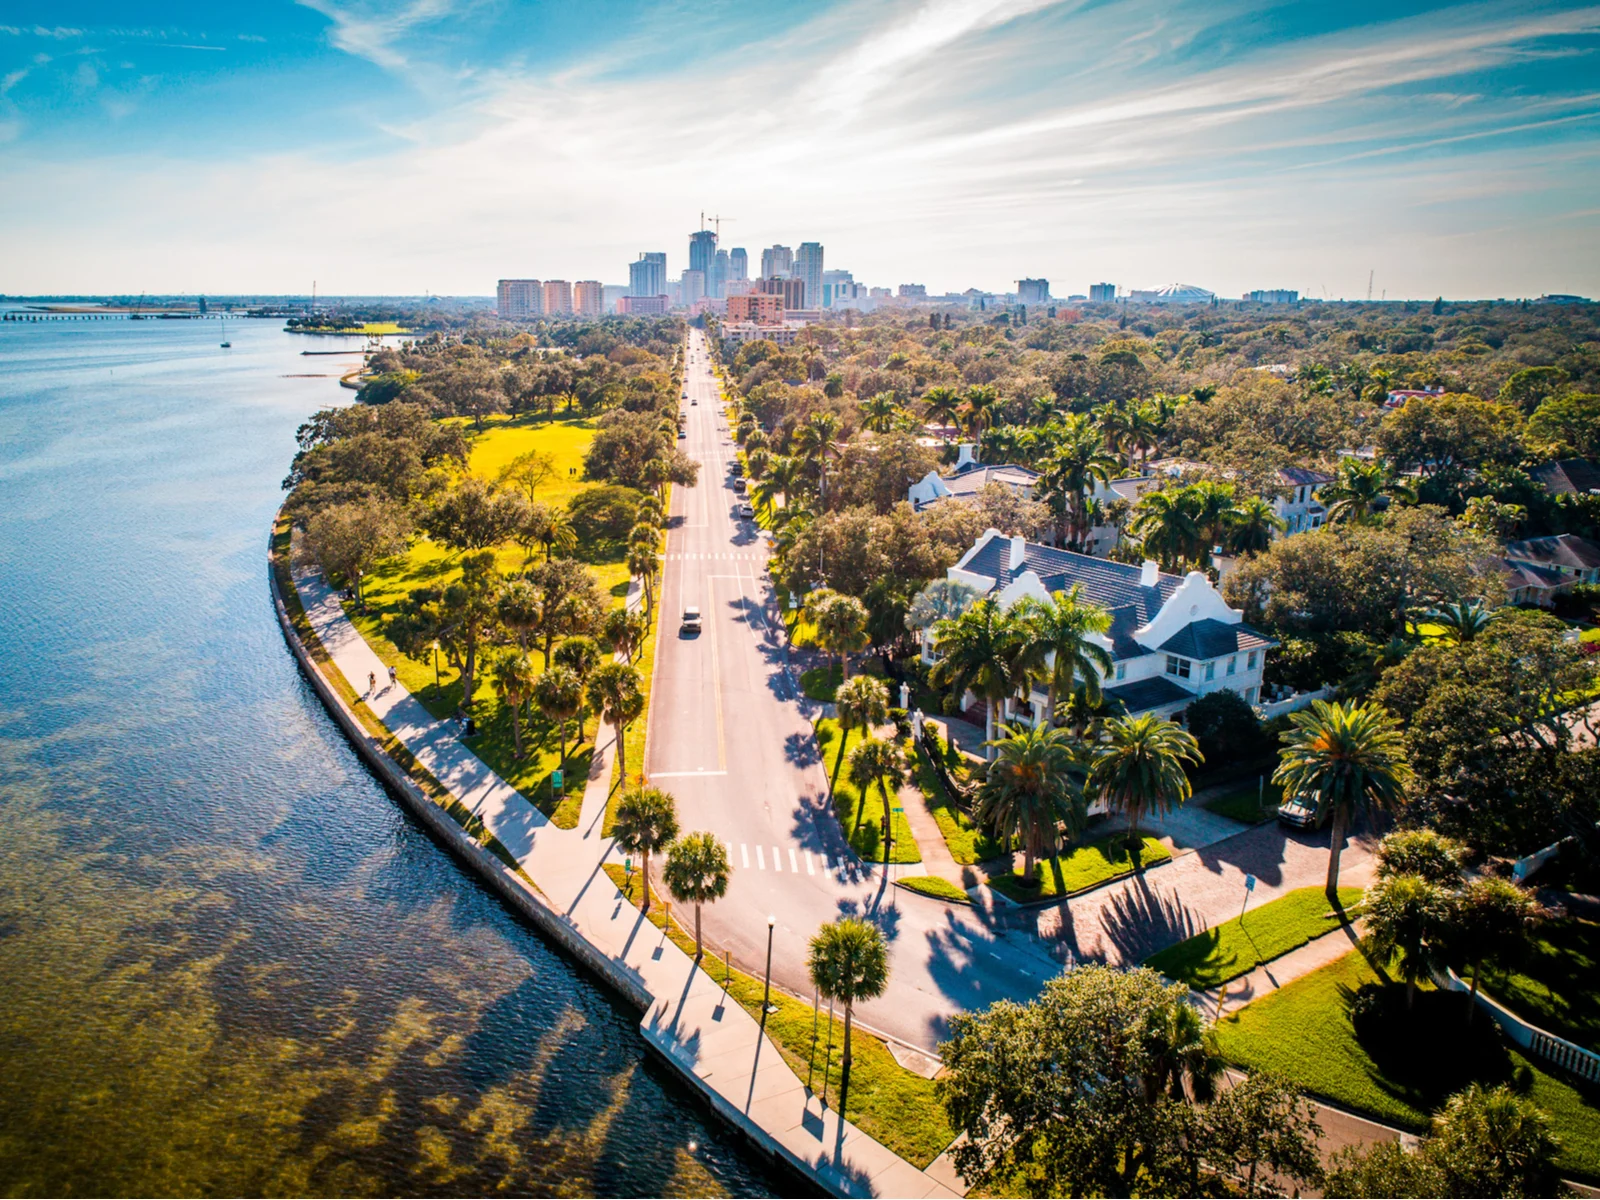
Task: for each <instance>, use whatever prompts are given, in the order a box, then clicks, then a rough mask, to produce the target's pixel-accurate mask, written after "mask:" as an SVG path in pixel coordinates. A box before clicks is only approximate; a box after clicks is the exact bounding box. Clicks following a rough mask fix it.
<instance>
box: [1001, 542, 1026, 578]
mask: <svg viewBox="0 0 1600 1200" xmlns="http://www.w3.org/2000/svg"><path fill="white" fill-rule="evenodd" d="M1027 553H1028V539H1027V538H1024V537H1014V538H1012V539H1011V553H1010V555H1009V557H1007V559H1006V566H1007V567H1009V568H1010V569H1011V573H1012V574H1013V575H1015V574H1016V573H1017V572H1018V571H1020V570H1022V560H1023V557H1024V556H1025V555H1026V554H1027Z"/></svg>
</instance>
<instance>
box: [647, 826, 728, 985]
mask: <svg viewBox="0 0 1600 1200" xmlns="http://www.w3.org/2000/svg"><path fill="white" fill-rule="evenodd" d="M732 873H733V868H732V867H731V866H730V865H729V864H728V848H727V847H726V846H724V845H723V844H722V843H721V842H720V841H718V840H717V835H716V834H714V833H691V834H689V835H687V836H686V837H682V838H679V839H678V840H677V841H675V842H673V843H672V845H670V846H668V847H667V865H666V869H665V870H663V871H662V872H661V879H662V882H664V883H665V884H666V885H667V891H669V892H671V893H672V898H673V899H674V900H676V901H677V902H678V903H679V904H693V905H694V960H695V962H699V961H700V957H701V955H702V954H703V953H704V950H703V949H702V945H703V943H702V941H701V938H700V906H701V905H702V904H710V903H711V902H712V901H714V900H721V899H722V898H723V897H724V896H726V895H727V894H728V877H729V876H730V875H731V874H732Z"/></svg>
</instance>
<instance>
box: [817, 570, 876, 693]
mask: <svg viewBox="0 0 1600 1200" xmlns="http://www.w3.org/2000/svg"><path fill="white" fill-rule="evenodd" d="M820 592H827V596H826V597H825V598H823V599H822V600H821V601H819V602H816V603H813V600H812V597H816V596H817V595H818V594H819V593H820ZM806 616H807V619H808V620H810V621H811V623H812V624H813V625H814V626H815V627H816V631H817V633H816V638H817V645H818V646H820V647H821V648H822V649H823V650H824V651H825V652H827V653H829V654H837V655H838V656H839V676H840V681H841V682H844V681H846V680H848V679H849V678H850V655H851V654H852V653H854V652H855V651H858V650H865V649H866V648H867V647H868V646H869V645H870V644H871V638H870V636H869V635H868V633H867V618H868V614H867V606H866V605H865V604H862V603H861V601H859V600H857V599H856V598H855V597H854V596H845V595H842V594H840V593H839V592H835V591H831V590H830V589H827V588H819V589H818V590H817V591H816V592H812V593H811V596H809V597H807V598H806Z"/></svg>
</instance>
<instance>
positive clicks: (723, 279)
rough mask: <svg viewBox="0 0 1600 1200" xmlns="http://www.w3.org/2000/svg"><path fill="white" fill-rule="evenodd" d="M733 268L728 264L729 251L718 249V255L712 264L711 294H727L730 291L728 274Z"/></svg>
mask: <svg viewBox="0 0 1600 1200" xmlns="http://www.w3.org/2000/svg"><path fill="white" fill-rule="evenodd" d="M731 270H732V268H731V267H730V266H729V265H728V252H727V251H726V250H718V251H717V257H716V258H715V259H714V260H712V264H711V294H712V295H713V296H725V295H727V293H728V275H729V273H730V271H731Z"/></svg>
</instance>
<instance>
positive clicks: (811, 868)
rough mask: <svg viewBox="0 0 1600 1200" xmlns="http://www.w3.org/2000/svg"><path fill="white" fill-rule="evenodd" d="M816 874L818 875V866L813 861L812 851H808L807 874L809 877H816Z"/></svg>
mask: <svg viewBox="0 0 1600 1200" xmlns="http://www.w3.org/2000/svg"><path fill="white" fill-rule="evenodd" d="M816 873H817V865H816V863H814V862H812V861H811V851H809V850H807V851H806V874H807V875H815V874H816Z"/></svg>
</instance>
